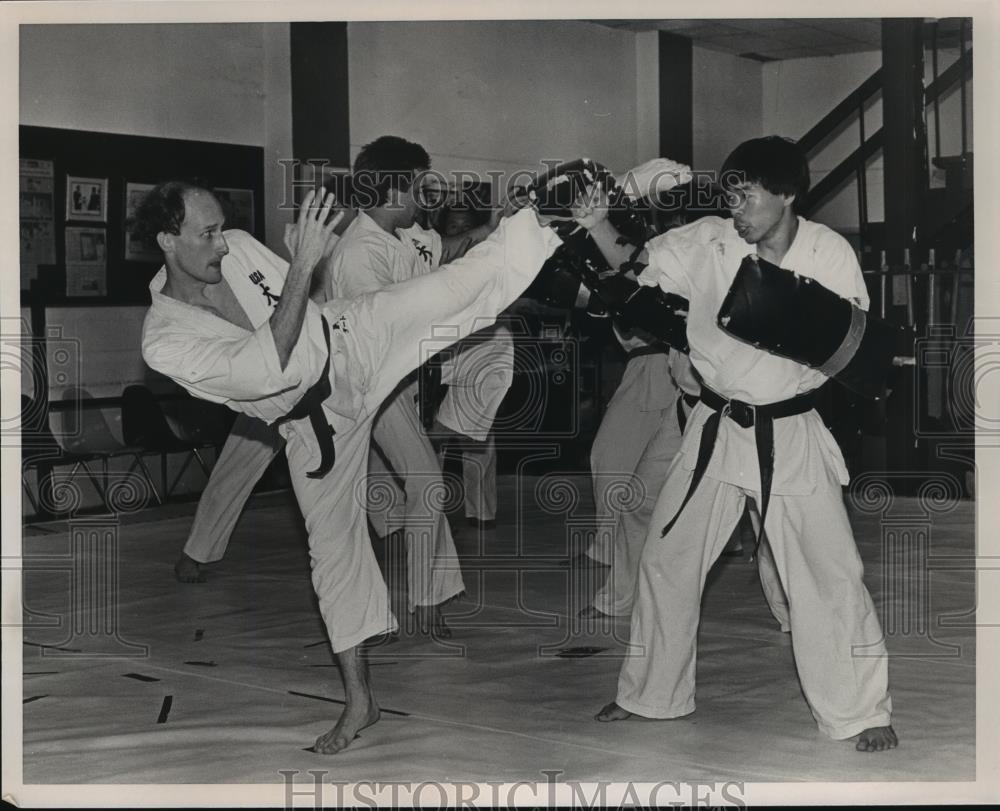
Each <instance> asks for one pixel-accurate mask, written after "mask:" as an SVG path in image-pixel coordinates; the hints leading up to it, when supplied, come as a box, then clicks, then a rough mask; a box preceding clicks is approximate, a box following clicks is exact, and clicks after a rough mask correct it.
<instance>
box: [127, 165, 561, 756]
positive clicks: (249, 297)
mask: <svg viewBox="0 0 1000 811" xmlns="http://www.w3.org/2000/svg"><path fill="white" fill-rule="evenodd" d="M333 202H334V201H333V197H332V195H327V197H326V198H325V199H324V200H322V201H321V200H320V199H319V198H316V197H315V196H314V195H313V194H312V193H311V192H310V194H309V195H307V197H306V199H305V201H304V203H303V208H302V211H301V213H300V217H299V221H298V223H297V225H296V226H295V229H294V233H293V235H292V239H291V245H292V248H293V251H292V253H293V257H292V262H291V264H290V265H289V264H288V263H286V262H285V261H284V260H282V259H281V258H279V257H278V256H276V255H275V254H273V253H272V252H271V251H269V250H268V249H267V248H266V247H264V246H263V245H261V244H260V243H259V242H257V241H256V240H254V239H253V238H252V237H250V236H249V235H248V234H246V233H244V232H242V231H227V232H225V233H223V230H222V227H223V213H222V209H221V207H220V205H219V203H218V201H217V200H216V198H215V196H214V195H213V194H212V193H211V192H210V191H209V190H207V189H204V188H201V187H199V186H196V185H192V184H188V183H184V182H178V181H170V182H167V183H163V184H160V185H159V186H157V187H156V188H154V189H153V190H152V191H151V192H150V193H149V195H148V196H147V198H146V200H145V201H144V202H143V204H142V206H141V207H140V210H139V212H138V214H137V224H136V230H137V232H140V233H142V234H143V235H144V236H145V235H148V236H150V237H152V238H154V239H156V241H157V243H158V245H159V247H160V249H161V250H162V251H163V255H164V267H163V268H161V270H160V271H159V273H157V275H156V276H155V277H154V279H153V281H152V282H151V283H150V294H151V297H152V306H151V307H150V309H149V312H148V313H147V315H146V320H145V323H144V325H143V345H142V352H143V357H144V358H145V360H146V363H148V364H149V366H150V367H152V368H153V369H155V370H157V371H159V372H161V373H163V374H164V375H166V376H168V377H170V378H172V379H173V380H175V381H177V382H178V383H179V384H180V385H182V386H183V387H184V388H186V389H187V390H188V391H189V392H191V393H192V394H193V395H195V396H197V397H200V398H203V399H206V400H211V401H214V402H219V403H223V404H225V405H226V406H228V407H230V408H232V409H233V410H234V411H237V412H241V413H245V414H248V415H250V416H253V417H258V418H260V419H262V420H264V421H265V422H268V423H280V429H279V430H280V432H281V434H282V435H283V436H284V438H285V441H286V443H287V446H286V447H287V454H288V466H289V470H290V472H291V477H292V484H293V487H294V490H295V496H296V499H297V501H298V503H299V507H300V509H301V510H302V514H303V516H304V518H305V523H306V529H307V531H308V534H309V551H310V558H311V565H312V581H313V586H314V588H315V590H316V594H317V596H318V598H319V608H320V612H321V614H322V617H323V621H324V624H325V625H326V628H327V632H328V634H329V637H330V643H331V646H332V648H333V651H334V653H335V654H336V656H337V660H338V664H339V666H340V671H341V675H342V678H343V683H344V691H345V697H346V706H345V708H344V711H343V714H342V715H341V717H340V719H339V720H338V721H337V723H336V725H335V726H334V727H333V728H332V729H331V730H330V731H329V732H327V733H326V734H324V735H322V736H320V737H319V738H318V739H317V741H316V750H317V751H318V752H321V753H325V754H332V753H334V752H338V751H340V750H342V749H344V748H345V747H347V746H348V745H349V744H350V742H351V741H352V740H353V739H354V737H355V735H356V734H357V732H358V731H359V730H361V729H363V728H365V727H367V726H370V725H371V724H373V723H375V721H377V720H378V717H379V709H378V704H377V703H376V701H375V697H374V695H373V692H372V688H371V686H370V683H369V679H368V672H367V667H366V665H365V662H364V659H363V657H362V656H361V655H360V654H359V651H358V645H360V644H361V643H362V642H364V641H365V640H366V639H369V638H371V637H374V636H378V635H381V634H384V633H387V632H391V631H393V630H395V629H396V628H397V624H396V619H395V617H394V616H393V615H392V612H391V610H390V608H389V597H388V592H387V589H386V586H385V583H384V581H383V579H382V576H381V573H380V571H379V568H378V564H377V562H376V560H375V556H374V553H373V551H372V547H371V543H370V541H369V538H368V531H367V525H366V520H365V501H364V489H363V487H364V482H365V472H366V470H367V464H368V450H369V441H370V437H371V424H372V419H373V418H374V416H375V414H376V412H377V410H378V407H379V405H380V404H381V402H382V400H383V399H384V398H385V397H386V396H388V395H389V393H390V392H391V391H392V390H393V389H394V388H395V386H396V385H397V383H398V382H399V381H400V379H402V377H403V376H404V375H406V374H407V373H408V372H409V371H411V370H412V369H414V368H416V367H417V366H418V365H419V363H420V360H421V358H420V344H421V341H423V340H426V339H428V338H429V337H430V336H431V334H432V328H433V326H434V325H447V326H448V327H450V328H452V329H453V330H454V332H455V334H456V340H457V339H458V338H461V337H464V336H465V335H468V334H469V331H470V330H471V329H473V328H475V327H477V326H481V325H482V322H483V319H484V318H486V319H489V318H494V317H495V316H496V315H497V314H498V313H499V312H500V311H501V310H503V309H504V308H505V307H507V306H508V305H509V304H510V303H511V302H512V301H513V300H514V299H515V298H516V297H517V296H518V295H519V294H520V293H521V291H523V290H524V289H525V288H526V287H527V286H528V284H529V283H530V281H531V280H532V278H533V277H534V276H535V275H536V274H537V272H538V270H539V269H540V268H541V266H542V263H543V262H544V261H545V259H546V258H547V257H548V256H549V254H551V252H552V251H553V250H554V249H555V247H556V246H557V245H558V244H559V238H558V236H556V234H555V233H554V232H553V231H552V230H551V229H549V228H544V227H542V226H541V225H540V224H539V221H538V219H536V216H535V214H534V213H533V212H531V211H530V210H522V211H519V212H517V213H516V214H514V215H513V216H510V217H508V218H505V219H504V220H503V221H502V222H501V223H500V226H499V227H498V228H497V230H496V231H495V232H494V233H493V234H492V235H491V236H490V238H489V239H487V240H485V241H484V242H483V243H481V244H480V245H478V246H476V247H475V248H474V249H472V250H471V251H469V253H468V254H467V255H466V256H465V257H463V258H462V259H459V260H457V261H456V262H453V263H452V264H451V265H450V266H449V267H448V268H447V269H445V270H441V271H438V272H435V273H430V274H427V275H426V276H422V277H420V278H417V279H413V280H412V281H408V282H404V283H402V284H398V285H394V286H391V287H388V288H385V289H383V290H380V291H378V292H374V293H369V294H365V295H362V296H359V297H357V298H354V299H351V300H344V299H335V300H333V301H330V302H327V303H326V304H325V305H323V306H322V307H320V306H317V305H316V304H315V303H313V302H311V301H310V300H309V288H310V284H311V281H312V275H313V271H314V270H315V268H316V266H317V265H318V264H319V263H320V261H321V260H322V259H323V257H324V256H327V255H329V253H330V251H331V250H332V248H333V245H334V243H335V241H336V237H335V235H334V232H333V229H334V227H335V225H336V218H332V219H331V218H330V216H329V215H330V212H331V209H332V206H333Z"/></svg>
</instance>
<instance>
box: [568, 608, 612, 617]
mask: <svg viewBox="0 0 1000 811" xmlns="http://www.w3.org/2000/svg"><path fill="white" fill-rule="evenodd" d="M576 616H577V617H579V618H580V619H582V620H598V619H604V618H606V617H609V616H610V615H609V614H605V613H604V612H603V611H601V609H599V608H598V607H597V606H594V605H588V606H587V607H586V608H581V609H580V610H579V611H578V612H577V614H576Z"/></svg>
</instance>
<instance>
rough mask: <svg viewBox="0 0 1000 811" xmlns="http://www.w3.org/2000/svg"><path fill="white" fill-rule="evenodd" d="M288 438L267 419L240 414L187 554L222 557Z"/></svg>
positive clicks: (198, 512) (206, 559)
mask: <svg viewBox="0 0 1000 811" xmlns="http://www.w3.org/2000/svg"><path fill="white" fill-rule="evenodd" d="M284 445H285V441H284V440H283V439H282V438H281V435H280V434H279V433H278V431H277V430H276V429H274V428H271V427H270V426H268V425H267V424H266V423H265V422H264V421H263V420H258V419H254V418H253V417H248V416H246V415H245V414H238V415H237V416H236V420H235V421H234V422H233V427H232V430H230V432H229V436H228V437H226V443H225V444H224V445H223V446H222V451H221V452H220V453H219V458H218V459H217V460H216V462H215V467H213V468H212V475H211V476H209V478H208V484H206V485H205V489H204V490H203V491H202V494H201V498H200V499H199V500H198V509H197V510H196V511H195V514H194V522H193V523H192V525H191V532H190V533H189V534H188V540H187V543H186V544H185V546H184V554H185V555H187V556H188V557H190V558H192V559H193V560H196V561H198V562H199V563H213V562H215V561H217V560H221V559H222V557H223V555H225V554H226V548H227V547H228V546H229V538H230V537H231V536H232V534H233V529H235V527H236V522H237V521H238V520H239V517H240V513H241V512H242V511H243V507H244V506H245V505H246V502H247V499H249V498H250V493H251V492H252V491H253V488H254V485H256V484H257V482H258V481H260V478H261V476H263V475H264V472H265V471H266V470H267V468H268V466H269V465H270V464H271V462H272V461H273V460H274V457H275V456H277V455H278V454H279V453H280V452H281V449H282V448H283V447H284Z"/></svg>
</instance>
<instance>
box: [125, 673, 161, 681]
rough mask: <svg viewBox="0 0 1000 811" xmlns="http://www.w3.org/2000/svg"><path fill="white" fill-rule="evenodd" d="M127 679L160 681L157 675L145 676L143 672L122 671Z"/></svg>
mask: <svg viewBox="0 0 1000 811" xmlns="http://www.w3.org/2000/svg"><path fill="white" fill-rule="evenodd" d="M122 676H124V677H125V678H126V679H135V680H136V681H159V679H158V678H156V677H155V676H144V675H143V674H142V673H122Z"/></svg>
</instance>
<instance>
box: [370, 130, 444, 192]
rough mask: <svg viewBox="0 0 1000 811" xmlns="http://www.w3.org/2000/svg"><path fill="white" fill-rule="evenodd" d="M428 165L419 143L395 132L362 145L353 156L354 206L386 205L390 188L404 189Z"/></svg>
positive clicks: (427, 159)
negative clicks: (356, 154) (354, 156)
mask: <svg viewBox="0 0 1000 811" xmlns="http://www.w3.org/2000/svg"><path fill="white" fill-rule="evenodd" d="M430 168H431V158H430V155H428V154H427V150H426V149H424V148H423V147H422V146H420V144H415V143H413V142H412V141H407V140H406V139H405V138H400V137H399V136H397V135H383V136H382V137H380V138H376V139H375V140H374V141H372V142H371V143H370V144H366V145H365V146H363V147H362V148H361V151H360V152H359V153H358V156H357V157H356V158H355V159H354V172H353V176H352V178H351V185H352V186H353V192H354V205H355V206H356V207H357V208H376V207H377V206H382V205H385V203H386V200H387V199H388V196H389V190H390V189H399V190H400V191H407V190H408V189H409V188H410V186H411V185H412V184H413V180H414V178H415V177H416V176H417V175H418V174H420V173H421V172H425V171H427V170H428V169H430Z"/></svg>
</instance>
